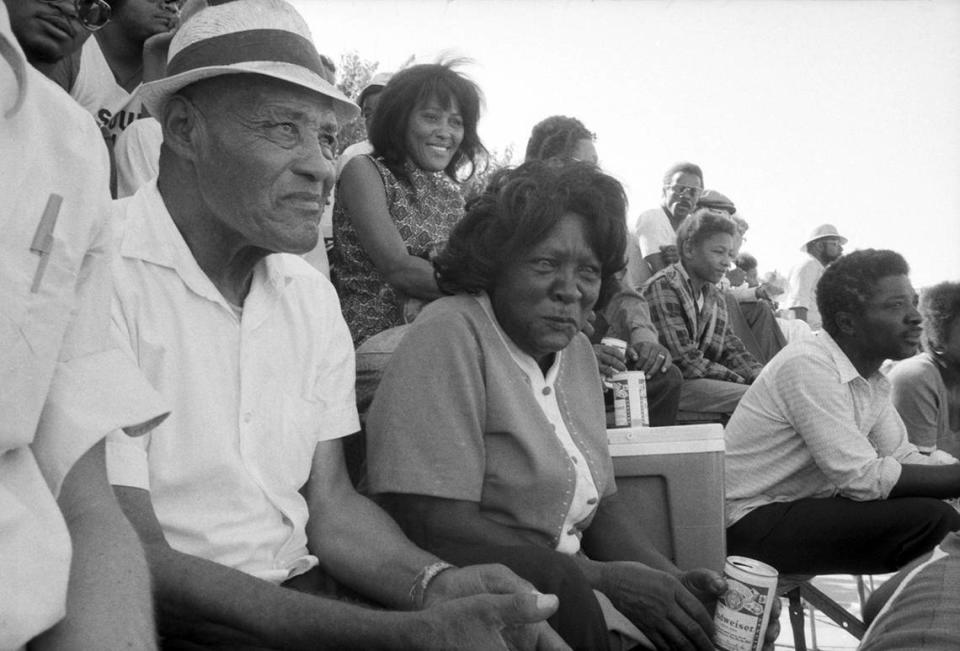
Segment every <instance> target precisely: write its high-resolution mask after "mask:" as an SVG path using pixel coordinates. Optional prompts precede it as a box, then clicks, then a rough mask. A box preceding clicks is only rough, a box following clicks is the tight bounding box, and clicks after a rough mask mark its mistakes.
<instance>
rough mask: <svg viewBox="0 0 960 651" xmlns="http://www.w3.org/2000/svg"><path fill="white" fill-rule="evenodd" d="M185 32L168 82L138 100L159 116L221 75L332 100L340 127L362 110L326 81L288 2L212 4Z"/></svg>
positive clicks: (173, 46)
mask: <svg viewBox="0 0 960 651" xmlns="http://www.w3.org/2000/svg"><path fill="white" fill-rule="evenodd" d="M205 4H206V5H207V6H203V7H201V8H200V9H199V10H198V11H196V12H195V13H192V15H190V16H189V18H188V19H187V20H186V21H185V22H184V23H183V24H182V25H181V26H180V29H179V30H178V31H177V33H176V35H174V37H173V40H172V41H171V43H170V51H169V54H168V56H167V76H166V77H164V78H163V79H158V80H157V81H152V82H150V83H147V84H144V85H143V86H141V87H140V88H139V89H138V90H137V94H138V96H139V97H140V98H141V99H142V100H143V103H144V105H146V107H147V109H148V110H149V111H150V113H151V114H153V115H154V116H160V115H161V113H162V112H163V106H164V104H166V102H167V100H168V99H169V98H170V96H171V95H173V94H174V93H176V92H177V91H178V90H180V89H181V88H184V87H185V86H189V85H190V84H193V83H196V82H198V81H201V80H202V79H209V78H211V77H218V76H220V75H229V74H240V73H248V74H255V75H263V76H266V77H272V78H274V79H279V80H281V81H286V82H289V83H291V84H295V85H297V86H301V87H303V88H306V89H308V90H312V91H314V92H316V93H318V94H320V95H323V96H325V97H329V98H330V99H331V100H333V108H334V111H335V112H336V114H337V119H338V120H339V121H340V122H341V123H346V122H349V121H350V120H352V119H354V118H355V117H357V115H359V113H360V109H359V107H358V106H357V105H356V104H354V103H353V102H351V101H350V100H349V99H348V98H347V97H346V96H345V95H344V94H343V93H341V92H340V91H339V90H337V88H336V87H335V86H334V85H333V84H331V83H329V82H328V81H326V80H325V79H324V78H323V63H322V62H321V60H320V55H319V53H318V52H317V49H316V47H314V45H313V39H312V37H311V35H310V30H309V28H308V27H307V24H306V23H305V22H304V20H303V18H302V17H301V16H300V14H298V13H297V11H296V10H295V9H294V8H293V7H292V6H290V5H289V4H287V3H286V2H284V1H283V0H232V1H231V2H224V3H222V4H221V3H216V2H214V1H213V0H207V2H206V3H205Z"/></svg>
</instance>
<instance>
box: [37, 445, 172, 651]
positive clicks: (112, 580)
mask: <svg viewBox="0 0 960 651" xmlns="http://www.w3.org/2000/svg"><path fill="white" fill-rule="evenodd" d="M58 503H59V505H60V509H61V511H62V512H63V516H64V520H65V521H66V523H67V528H68V530H69V531H70V539H71V541H72V543H73V559H72V562H71V564H70V583H69V587H68V592H67V616H66V617H65V618H64V619H63V620H62V621H61V622H60V623H59V624H57V625H56V626H54V627H53V628H52V629H50V630H49V631H47V632H46V633H44V634H43V635H41V636H39V637H38V638H37V639H35V640H34V641H33V642H32V643H31V645H30V648H31V649H34V650H41V651H42V650H46V649H67V650H69V649H120V648H123V649H155V648H156V631H155V628H154V623H153V604H152V601H151V598H150V579H149V573H148V569H147V563H146V560H145V559H144V556H143V549H142V548H141V546H140V543H139V541H138V540H137V537H136V535H135V534H134V532H133V529H131V527H130V523H129V522H127V520H126V518H124V517H123V513H122V512H121V511H120V508H119V506H118V505H117V501H116V498H115V497H114V495H113V492H112V491H111V490H110V485H109V484H108V483H107V470H106V462H105V458H104V442H103V441H102V440H101V441H100V442H99V443H97V444H96V445H94V446H93V447H92V448H91V449H90V450H88V451H87V452H86V454H84V455H83V456H82V457H81V458H80V459H79V460H78V461H77V462H76V464H74V466H73V468H71V469H70V472H69V473H67V476H66V479H65V480H64V482H63V486H62V488H61V489H60V497H59V499H58Z"/></svg>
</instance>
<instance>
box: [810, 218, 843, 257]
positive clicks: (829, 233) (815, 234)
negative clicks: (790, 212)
mask: <svg viewBox="0 0 960 651" xmlns="http://www.w3.org/2000/svg"><path fill="white" fill-rule="evenodd" d="M825 237H835V238H837V239H838V240H840V244H846V243H847V238H845V237H844V236H842V235H841V234H840V233H838V232H837V227H836V226H834V225H833V224H820V225H819V226H817V227H816V228H815V229H813V230H812V231H810V237H808V238H807V241H806V242H804V243H803V246H801V247H800V250H801V251H806V250H807V245H808V244H810V243H811V242H816V241H817V240H822V239H823V238H825Z"/></svg>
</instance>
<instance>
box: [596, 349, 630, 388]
mask: <svg viewBox="0 0 960 651" xmlns="http://www.w3.org/2000/svg"><path fill="white" fill-rule="evenodd" d="M600 345H601V346H610V347H611V348H616V349H617V350H619V351H620V352H621V353H623V358H624V359H626V358H627V342H625V341H624V340H623V339H617V338H616V337H604V338H603V339H601V340H600ZM600 377H601V378H602V379H603V386H605V387H607V389H612V388H613V383H612V382H610V380H608V379H607V376H606V375H601V376H600ZM604 391H606V389H604Z"/></svg>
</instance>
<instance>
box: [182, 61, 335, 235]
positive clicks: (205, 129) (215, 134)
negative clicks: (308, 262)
mask: <svg viewBox="0 0 960 651" xmlns="http://www.w3.org/2000/svg"><path fill="white" fill-rule="evenodd" d="M231 77H232V78H231V79H228V78H226V77H222V78H219V79H221V80H222V79H226V82H223V83H218V84H216V85H215V86H214V87H212V88H208V92H206V93H205V94H204V95H201V96H199V97H197V101H196V102H194V104H195V106H196V108H197V110H198V111H200V112H201V113H202V115H203V118H202V124H201V128H200V129H199V131H200V134H199V137H200V139H201V142H200V143H199V144H198V146H197V160H196V161H195V169H196V174H197V182H198V188H199V191H200V193H201V195H202V199H203V201H204V204H205V206H206V209H207V210H208V211H209V212H210V213H212V215H213V216H214V217H215V218H216V219H217V220H219V221H220V222H221V223H222V224H223V225H225V226H226V227H227V229H228V230H232V231H233V232H234V233H235V234H236V235H237V236H239V238H241V240H242V241H245V243H246V244H249V245H253V246H256V247H259V248H262V249H266V250H268V251H273V252H281V251H285V252H291V253H303V252H305V251H309V250H310V249H312V248H313V247H314V246H315V245H316V243H317V239H318V237H319V228H320V216H321V213H322V212H323V207H324V204H325V203H326V197H327V194H328V193H329V192H330V190H331V189H332V188H333V183H334V180H335V172H334V160H335V158H336V151H337V139H336V136H337V120H336V115H335V113H334V111H333V106H332V103H331V100H330V99H328V98H326V97H323V96H321V95H318V94H316V93H314V92H311V91H309V90H307V89H305V88H301V87H299V86H295V85H293V84H288V83H285V82H282V81H277V80H273V79H270V78H268V77H259V76H254V75H250V76H245V78H244V79H243V81H242V83H241V82H240V80H239V78H238V77H235V76H231ZM231 81H233V83H232V84H231V85H225V84H226V83H229V82H231ZM213 94H216V97H212V98H211V97H209V96H210V95H213ZM208 99H209V100H210V101H207V100H208Z"/></svg>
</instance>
